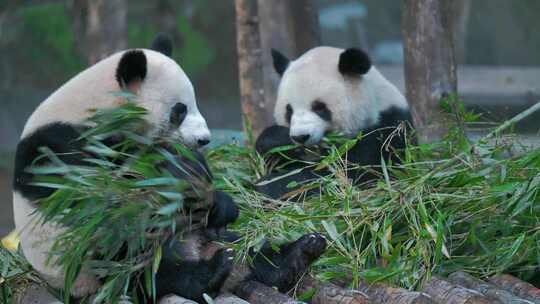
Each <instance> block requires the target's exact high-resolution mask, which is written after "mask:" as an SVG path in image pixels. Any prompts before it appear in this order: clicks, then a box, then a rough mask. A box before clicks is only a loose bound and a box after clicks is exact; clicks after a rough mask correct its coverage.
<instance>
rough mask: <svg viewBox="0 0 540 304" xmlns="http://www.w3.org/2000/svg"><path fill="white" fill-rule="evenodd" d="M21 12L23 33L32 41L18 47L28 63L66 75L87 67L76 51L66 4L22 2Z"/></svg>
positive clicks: (56, 73) (26, 38)
mask: <svg viewBox="0 0 540 304" xmlns="http://www.w3.org/2000/svg"><path fill="white" fill-rule="evenodd" d="M19 14H20V16H21V18H22V21H23V22H22V23H21V33H20V34H21V36H20V37H21V38H22V39H24V40H25V41H30V42H31V45H29V46H27V47H23V48H19V50H20V51H21V52H23V53H22V54H21V57H23V58H25V59H26V61H27V64H28V65H29V66H34V67H42V68H43V69H45V70H47V71H48V72H47V73H44V74H45V75H47V74H52V75H62V76H65V77H68V76H69V75H73V74H75V73H77V72H78V71H80V70H81V69H82V68H83V67H84V60H83V59H82V57H81V56H79V55H78V54H77V53H76V51H75V47H74V39H73V32H72V30H71V25H70V20H69V16H68V14H67V12H66V9H65V6H64V5H63V4H61V3H52V4H43V5H33V6H23V7H21V8H20V10H19ZM51 59H52V60H51ZM44 63H48V64H46V65H45V64H44ZM62 78H64V77H62Z"/></svg>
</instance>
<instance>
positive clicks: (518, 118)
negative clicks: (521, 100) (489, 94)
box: [481, 100, 540, 140]
mask: <svg viewBox="0 0 540 304" xmlns="http://www.w3.org/2000/svg"><path fill="white" fill-rule="evenodd" d="M538 110H540V100H539V101H537V102H536V103H535V104H534V105H532V106H531V107H529V108H528V109H527V110H525V111H523V112H521V113H519V114H518V115H516V116H514V117H512V118H511V119H509V120H507V121H505V122H504V123H503V124H502V125H500V126H499V127H497V129H495V130H493V131H491V132H490V133H488V134H487V135H486V136H484V137H483V138H482V139H481V140H487V139H490V138H491V137H493V136H495V135H497V134H499V133H501V132H502V131H504V130H506V129H508V128H509V127H510V126H512V125H513V124H515V123H517V122H519V121H521V120H523V119H524V118H527V117H529V116H530V115H531V114H533V113H534V112H536V111H538Z"/></svg>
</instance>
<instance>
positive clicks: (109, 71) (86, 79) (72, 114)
mask: <svg viewBox="0 0 540 304" xmlns="http://www.w3.org/2000/svg"><path fill="white" fill-rule="evenodd" d="M140 50H141V51H143V52H144V54H145V56H146V60H147V74H146V77H145V79H144V81H142V83H141V85H140V88H138V89H137V92H135V93H136V94H135V96H136V102H137V104H138V105H140V106H142V107H144V108H146V109H147V110H148V111H149V115H148V118H147V119H148V120H149V122H150V123H151V125H153V126H155V127H156V128H159V127H166V126H167V125H168V123H169V113H170V110H171V109H172V107H173V105H174V104H176V103H178V102H181V103H184V104H185V105H186V106H187V107H188V113H187V116H186V118H185V120H184V122H183V123H182V124H181V126H180V127H179V129H178V130H176V131H175V132H174V134H173V136H176V137H177V138H178V139H179V140H181V141H183V142H184V143H186V144H187V145H196V144H197V141H198V140H199V139H209V138H210V131H209V129H208V127H207V125H206V121H205V120H204V118H203V117H202V115H201V114H200V112H199V109H198V108H197V103H196V100H195V91H194V89H193V85H192V84H191V82H190V80H189V78H188V77H187V76H186V74H185V73H184V71H183V70H182V69H181V68H180V66H179V65H178V64H177V63H176V62H175V61H174V60H172V59H171V58H169V57H167V56H165V55H163V54H161V53H159V52H156V51H153V50H147V49H140ZM125 52H126V51H123V52H119V53H116V54H114V55H112V56H110V57H108V58H106V59H103V60H102V61H100V62H98V63H96V64H95V65H93V66H91V67H89V68H88V69H86V70H85V71H83V72H81V73H80V74H78V75H77V76H75V77H74V78H72V79H71V80H69V81H68V82H67V83H65V84H64V85H63V86H62V87H60V88H59V89H58V90H56V91H55V92H54V93H53V94H52V95H51V96H49V97H48V98H47V99H46V100H45V101H43V102H42V103H41V104H40V105H39V106H38V107H37V108H36V110H35V111H34V112H33V113H32V115H31V116H30V118H29V119H28V121H27V123H26V125H25V127H24V130H23V133H22V136H21V138H24V137H26V136H28V135H29V134H31V133H32V132H33V131H34V130H36V129H38V128H39V127H41V126H44V125H47V124H49V123H52V122H66V123H70V124H81V123H83V122H84V121H85V120H86V119H87V118H88V117H89V116H90V115H91V114H92V110H93V109H100V108H108V107H114V106H117V105H119V104H121V103H122V102H125V98H124V97H116V96H115V95H114V92H119V91H120V90H121V88H120V87H119V84H118V82H117V81H116V78H115V72H116V68H117V66H118V63H119V61H120V58H121V57H122V55H123V54H124V53H125Z"/></svg>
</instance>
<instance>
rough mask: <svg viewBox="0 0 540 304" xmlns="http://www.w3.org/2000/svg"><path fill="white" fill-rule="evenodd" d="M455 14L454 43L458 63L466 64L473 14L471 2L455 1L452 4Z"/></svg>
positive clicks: (469, 0)
mask: <svg viewBox="0 0 540 304" xmlns="http://www.w3.org/2000/svg"><path fill="white" fill-rule="evenodd" d="M452 5H453V8H452V11H453V13H454V18H455V21H454V41H455V45H456V62H457V63H459V64H463V63H465V59H466V55H467V45H466V41H467V29H468V24H469V16H470V12H471V0H454V1H453V2H452Z"/></svg>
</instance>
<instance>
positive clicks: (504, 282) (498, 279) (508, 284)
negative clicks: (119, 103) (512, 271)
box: [489, 274, 540, 304]
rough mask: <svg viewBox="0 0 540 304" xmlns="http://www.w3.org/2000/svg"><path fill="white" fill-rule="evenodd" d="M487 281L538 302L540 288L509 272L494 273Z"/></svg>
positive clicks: (538, 303)
mask: <svg viewBox="0 0 540 304" xmlns="http://www.w3.org/2000/svg"><path fill="white" fill-rule="evenodd" d="M489 282H491V283H493V284H495V285H496V286H499V287H500V288H502V289H504V290H506V291H509V292H511V293H513V294H515V295H516V296H518V297H520V298H523V299H526V300H529V301H532V302H533V303H536V304H540V289H538V288H536V287H534V286H533V285H532V284H529V283H527V282H524V281H522V280H520V279H518V278H516V277H514V276H511V275H509V274H502V275H496V276H493V277H491V278H489Z"/></svg>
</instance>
